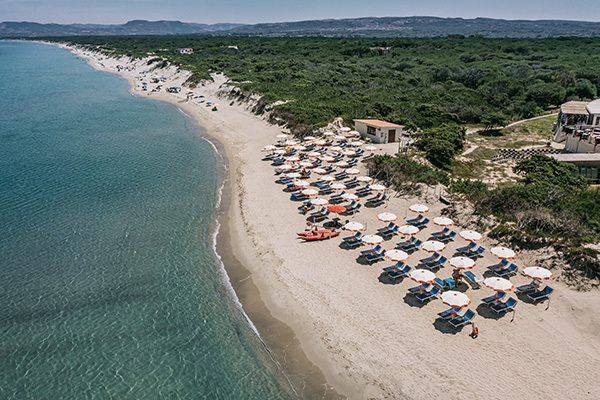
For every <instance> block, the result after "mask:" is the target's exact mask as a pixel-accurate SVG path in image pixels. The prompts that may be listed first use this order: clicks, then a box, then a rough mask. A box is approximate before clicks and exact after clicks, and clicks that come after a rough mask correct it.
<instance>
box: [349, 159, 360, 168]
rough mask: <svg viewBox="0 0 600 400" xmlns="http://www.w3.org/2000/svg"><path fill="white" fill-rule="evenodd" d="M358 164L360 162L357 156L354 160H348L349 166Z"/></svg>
mask: <svg viewBox="0 0 600 400" xmlns="http://www.w3.org/2000/svg"><path fill="white" fill-rule="evenodd" d="M356 164H358V160H357V159H356V158H355V159H354V160H350V161H348V166H349V167H354V166H355V165H356Z"/></svg>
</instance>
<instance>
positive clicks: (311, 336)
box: [131, 75, 600, 399]
mask: <svg viewBox="0 0 600 400" xmlns="http://www.w3.org/2000/svg"><path fill="white" fill-rule="evenodd" d="M131 77H132V79H133V77H134V76H133V75H131ZM225 81H226V78H224V77H222V76H216V80H215V82H212V83H205V85H204V86H202V87H201V88H198V89H196V91H197V92H198V93H201V94H202V95H204V96H205V97H206V98H211V96H212V97H213V98H215V97H216V96H217V93H218V92H219V91H220V90H221V89H222V88H221V85H222V84H224V83H225ZM150 96H152V97H154V98H156V99H160V100H165V101H171V102H173V103H175V104H178V105H179V106H181V107H182V108H184V109H185V110H188V111H189V112H190V113H192V115H194V116H195V117H197V118H198V120H199V121H200V124H201V125H202V126H204V127H206V128H207V130H208V132H209V133H210V134H211V135H213V136H215V137H217V138H218V139H219V140H220V141H221V142H222V143H223V144H224V146H225V148H226V152H227V156H228V158H229V161H230V167H231V169H230V172H231V184H232V202H231V204H232V207H231V210H230V214H229V217H230V220H229V227H230V233H231V238H232V244H234V246H233V253H234V254H235V256H236V257H237V258H238V259H239V260H240V261H241V262H242V263H243V264H244V265H245V267H246V268H247V269H248V270H249V271H250V273H251V277H252V281H253V282H254V283H255V284H256V286H257V288H258V290H259V293H260V297H261V299H262V300H263V301H264V302H265V303H266V305H267V307H268V309H269V311H270V312H271V313H272V315H273V316H274V317H276V318H278V319H279V320H281V321H283V322H284V323H285V324H287V325H288V326H290V327H291V328H292V329H293V331H294V333H295V335H296V337H297V338H298V340H299V341H300V343H301V345H302V349H303V350H304V352H305V354H306V355H307V357H308V359H309V360H310V361H311V362H312V363H314V364H315V365H317V366H318V367H319V368H320V370H321V371H322V372H323V373H324V375H325V377H326V379H327V382H328V383H329V384H332V385H333V386H334V387H335V388H336V390H337V391H338V392H340V393H341V394H343V395H346V396H348V397H350V398H356V399H363V398H369V397H374V398H415V399H425V398H440V399H445V398H462V399H477V398H481V397H482V396H485V397H487V398H494V399H506V398H508V399H511V398H515V399H516V398H574V397H580V398H597V397H599V396H600V384H599V383H598V382H599V381H600V379H599V378H600V368H599V367H600V339H599V338H600V336H599V334H600V318H599V317H598V314H597V312H596V309H597V307H598V305H599V304H600V301H599V299H600V297H599V294H598V292H597V291H591V292H587V293H581V292H575V291H573V290H571V289H569V288H568V287H566V286H565V285H563V284H562V283H561V282H560V281H558V282H557V281H556V280H552V281H550V285H551V286H552V287H553V288H554V289H555V292H554V293H553V294H552V296H551V300H550V303H547V302H546V303H543V304H541V305H537V306H535V305H532V304H528V303H527V302H525V301H521V298H519V303H518V304H517V306H516V312H515V313H514V314H512V313H509V314H508V315H505V316H503V317H501V318H498V319H496V318H495V314H494V313H493V312H491V311H489V310H488V309H486V306H482V305H481V299H482V298H484V297H487V296H489V295H491V294H493V291H492V290H491V289H487V288H485V287H482V288H480V289H472V288H466V287H465V286H464V285H461V286H460V287H459V288H460V290H465V293H466V294H467V295H468V296H469V297H470V298H471V300H472V304H471V306H470V308H471V309H472V310H475V311H476V312H477V313H478V315H477V316H476V317H475V323H476V325H477V327H478V328H479V331H480V335H479V337H478V338H477V339H472V338H470V337H469V333H470V331H471V327H470V326H467V327H464V328H462V329H459V330H456V331H455V330H453V329H451V328H450V327H449V326H448V325H447V324H446V323H444V322H440V321H439V320H437V319H436V317H437V313H439V312H441V311H443V310H446V309H447V308H448V307H447V306H445V305H444V304H442V302H441V301H440V300H439V299H435V300H432V301H430V302H429V303H428V304H426V305H423V306H421V305H420V304H418V303H416V302H414V301H413V300H412V297H411V296H407V292H408V288H410V287H412V286H415V283H414V282H413V281H411V280H410V279H405V280H399V281H398V282H397V283H396V284H390V283H389V282H388V281H386V280H384V279H381V280H380V275H381V272H382V271H381V267H384V266H387V265H390V264H391V262H384V261H382V262H378V263H374V264H373V265H365V264H362V263H359V262H357V256H358V254H359V253H360V250H362V249H364V248H361V249H356V250H347V249H344V248H341V247H340V243H341V240H342V239H341V236H346V235H340V236H339V237H337V238H333V239H329V240H324V241H316V242H304V241H302V240H300V239H298V238H297V235H296V232H300V231H303V230H304V229H305V226H306V216H304V215H301V214H300V213H298V210H297V207H298V206H299V205H300V204H299V203H297V202H292V201H290V199H289V197H290V195H289V193H285V192H284V191H283V190H282V189H283V186H282V185H279V184H276V183H274V181H275V180H276V179H277V178H278V176H276V175H275V174H274V170H275V168H274V167H273V166H271V165H270V163H269V162H266V161H262V160H261V159H262V157H263V156H264V154H265V153H264V152H261V149H262V148H263V147H264V146H265V145H268V144H272V143H274V142H276V141H277V138H276V136H277V135H278V134H279V133H280V129H279V128H278V127H274V126H272V125H269V124H268V123H266V122H265V121H264V120H263V119H261V118H259V117H257V116H255V115H253V114H252V113H251V112H250V111H249V109H248V107H247V106H246V105H243V104H238V103H235V104H230V103H229V101H226V100H225V99H223V100H217V101H219V107H218V108H219V110H218V112H212V111H209V109H208V108H206V107H205V106H204V105H202V104H198V103H195V102H192V101H190V102H186V101H185V100H186V98H185V94H184V93H180V94H165V93H153V94H151V95H150ZM358 168H359V169H361V170H362V172H365V171H364V167H363V166H361V165H360V163H359V166H358ZM314 179H315V178H314V177H313V178H312V180H314ZM392 195H393V193H388V196H389V197H391V199H390V200H389V201H387V202H385V203H384V204H383V205H381V206H379V207H376V208H373V209H371V208H366V207H362V208H361V210H360V212H359V213H358V214H356V216H354V217H352V218H348V219H352V220H356V221H358V222H361V223H363V224H364V225H366V227H367V229H366V233H374V232H375V231H376V230H377V228H380V227H382V226H383V225H384V223H382V222H380V221H378V220H377V214H379V213H381V212H382V211H390V212H393V213H395V214H397V215H398V216H399V217H400V218H401V219H402V218H406V217H409V216H413V215H411V213H410V212H409V211H408V207H409V206H410V205H412V204H414V203H425V204H427V205H429V206H430V211H429V213H428V216H429V217H435V216H438V215H440V213H441V210H442V208H443V207H445V205H443V204H442V203H440V202H439V201H438V199H437V198H436V197H435V196H433V194H425V195H424V196H422V197H420V198H417V197H413V198H406V197H401V196H400V197H396V196H392ZM456 222H457V226H454V227H453V230H455V231H457V232H458V231H460V230H462V229H468V228H471V221H469V220H468V218H465V219H464V220H462V219H461V220H459V221H456ZM438 229H439V227H437V226H433V225H432V224H431V223H430V224H429V226H428V227H427V228H425V229H423V231H422V232H420V233H419V234H418V235H417V236H418V237H419V238H420V239H422V240H427V238H428V236H429V234H430V233H432V232H433V231H434V230H438ZM400 240H401V239H399V238H398V237H397V236H396V237H394V238H393V239H392V240H389V241H386V242H384V243H383V244H382V247H383V248H384V249H386V250H387V249H390V248H393V247H395V245H396V243H397V242H398V241H400ZM464 244H466V243H465V242H464V241H463V240H462V239H460V238H455V239H454V241H452V242H450V243H449V244H448V246H447V248H446V249H445V250H444V251H443V252H442V254H443V255H445V256H447V257H448V258H451V257H452V255H453V252H454V250H455V249H456V248H457V247H459V246H462V245H464ZM481 244H482V245H483V246H484V247H485V248H487V249H488V250H489V249H490V248H491V247H494V246H495V245H496V243H494V242H492V241H491V240H489V239H487V238H485V239H484V240H483V241H482V242H481ZM428 254H429V253H426V252H424V251H423V250H418V251H417V252H415V253H413V254H412V255H411V258H410V259H409V260H408V262H407V264H408V265H411V266H413V267H414V266H416V263H417V261H418V260H419V259H421V258H424V257H425V256H427V255H428ZM533 258H534V257H533V255H531V254H529V253H528V254H517V258H516V259H515V262H516V263H517V265H518V266H519V267H520V269H522V268H523V267H526V266H529V265H531V264H530V262H531V260H532V259H533ZM497 261H498V260H497V258H496V257H494V256H493V255H491V254H490V253H489V251H486V252H485V253H484V254H483V257H482V258H479V259H478V260H477V264H476V266H475V268H474V269H473V271H474V272H475V274H476V275H481V274H483V272H484V271H485V269H486V266H488V265H491V264H494V263H496V262H497ZM557 271H559V269H557V270H555V271H554V272H555V273H557ZM451 272H452V271H451V269H450V268H449V267H448V266H446V267H443V268H441V270H440V271H439V272H438V273H437V275H438V276H439V277H442V278H447V277H449V276H450V275H451ZM510 279H511V281H512V282H513V283H514V285H515V286H518V285H522V284H525V283H528V282H530V279H528V278H525V277H523V276H522V275H520V274H517V275H516V276H514V277H511V278H510ZM513 296H514V295H513ZM241 297H242V296H241ZM248 300H250V299H246V301H244V299H243V298H242V301H243V303H244V304H245V305H246V306H248V307H252V304H250V303H249V301H248ZM513 317H514V318H513ZM280 361H283V362H285V360H280Z"/></svg>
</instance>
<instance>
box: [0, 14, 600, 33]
mask: <svg viewBox="0 0 600 400" xmlns="http://www.w3.org/2000/svg"><path fill="white" fill-rule="evenodd" d="M194 34H201V35H213V36H216V35H239V36H266V37H280V36H288V37H294V36H324V37H390V38H391V37H444V36H448V35H464V36H473V35H481V36H484V37H489V38H503V37H504V38H545V37H558V36H579V37H598V36H600V22H586V21H567V20H537V21H532V20H503V19H493V18H474V19H464V18H441V17H364V18H346V19H323V20H310V21H297V22H277V23H261V24H252V25H249V24H236V23H218V24H200V23H190V22H181V21H146V20H133V21H128V22H127V23H125V24H120V25H101V24H68V25H64V24H41V23H36V22H10V21H7V22H0V38H41V37H58V36H115V35H123V36H128V35H194Z"/></svg>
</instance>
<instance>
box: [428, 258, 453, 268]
mask: <svg viewBox="0 0 600 400" xmlns="http://www.w3.org/2000/svg"><path fill="white" fill-rule="evenodd" d="M446 261H448V259H447V258H446V257H444V256H441V257H440V258H438V259H437V260H433V261H432V262H429V263H423V264H424V265H425V266H426V267H427V269H434V268H439V267H441V266H442V265H444V263H445V262H446Z"/></svg>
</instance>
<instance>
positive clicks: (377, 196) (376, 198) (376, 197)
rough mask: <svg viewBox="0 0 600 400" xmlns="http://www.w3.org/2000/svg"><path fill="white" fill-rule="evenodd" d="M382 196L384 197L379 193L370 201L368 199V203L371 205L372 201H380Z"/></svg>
mask: <svg viewBox="0 0 600 400" xmlns="http://www.w3.org/2000/svg"><path fill="white" fill-rule="evenodd" d="M381 196H383V193H377V194H376V195H375V196H373V197H371V198H370V199H367V203H369V202H371V201H376V200H379V199H380V198H381Z"/></svg>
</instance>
